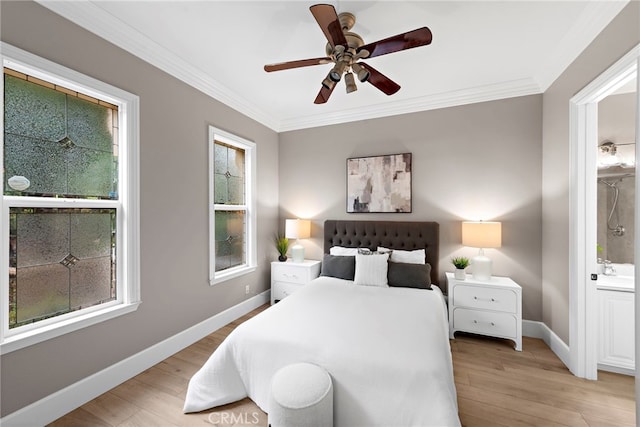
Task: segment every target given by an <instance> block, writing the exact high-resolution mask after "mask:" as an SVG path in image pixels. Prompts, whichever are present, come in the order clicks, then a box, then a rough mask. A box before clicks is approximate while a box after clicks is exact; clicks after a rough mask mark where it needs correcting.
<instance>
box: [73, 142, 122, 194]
mask: <svg viewBox="0 0 640 427" xmlns="http://www.w3.org/2000/svg"><path fill="white" fill-rule="evenodd" d="M68 165H69V174H68V176H69V187H68V190H67V192H68V194H70V195H75V196H82V197H91V196H95V197H100V198H103V199H106V198H109V197H110V194H111V193H112V192H115V191H117V190H116V189H115V183H114V179H113V177H114V176H115V170H114V168H115V163H114V160H113V154H112V153H111V152H110V151H98V150H91V149H87V148H82V147H73V148H70V149H69V150H68Z"/></svg>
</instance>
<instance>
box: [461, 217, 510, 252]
mask: <svg viewBox="0 0 640 427" xmlns="http://www.w3.org/2000/svg"><path fill="white" fill-rule="evenodd" d="M462 244H463V245H464V246H470V247H472V248H499V247H500V246H502V223H500V222H491V221H464V222H463V223H462Z"/></svg>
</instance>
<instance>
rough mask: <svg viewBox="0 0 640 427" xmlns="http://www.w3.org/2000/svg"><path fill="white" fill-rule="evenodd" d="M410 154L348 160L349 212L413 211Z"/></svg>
mask: <svg viewBox="0 0 640 427" xmlns="http://www.w3.org/2000/svg"><path fill="white" fill-rule="evenodd" d="M411 170H412V158H411V153H400V154H387V155H382V156H369V157H352V158H349V159H347V213H390V212H393V213H411V209H412V206H411V192H412V185H411Z"/></svg>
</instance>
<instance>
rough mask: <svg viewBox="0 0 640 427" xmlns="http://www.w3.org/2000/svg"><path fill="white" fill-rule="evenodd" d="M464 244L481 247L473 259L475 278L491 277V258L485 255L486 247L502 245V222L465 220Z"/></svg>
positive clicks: (463, 227) (484, 278)
mask: <svg viewBox="0 0 640 427" xmlns="http://www.w3.org/2000/svg"><path fill="white" fill-rule="evenodd" d="M462 244H463V245H464V246H470V247H472V248H480V250H479V251H478V255H477V256H476V257H474V258H473V259H472V260H471V266H472V267H473V278H474V279H475V280H490V279H491V259H489V257H487V256H485V254H484V249H485V248H499V247H500V246H502V223H500V222H491V221H464V222H463V223H462Z"/></svg>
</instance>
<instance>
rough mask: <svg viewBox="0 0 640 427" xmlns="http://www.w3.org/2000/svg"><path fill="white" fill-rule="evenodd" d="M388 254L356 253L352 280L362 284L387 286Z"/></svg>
mask: <svg viewBox="0 0 640 427" xmlns="http://www.w3.org/2000/svg"><path fill="white" fill-rule="evenodd" d="M388 260H389V254H371V255H363V254H356V274H355V277H354V278H353V282H354V283H355V284H356V285H363V286H382V287H385V288H387V287H389V284H388V282H387V270H388V268H389V267H388V264H387V261H388Z"/></svg>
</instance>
